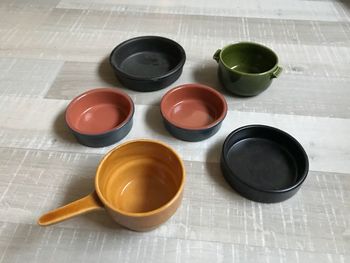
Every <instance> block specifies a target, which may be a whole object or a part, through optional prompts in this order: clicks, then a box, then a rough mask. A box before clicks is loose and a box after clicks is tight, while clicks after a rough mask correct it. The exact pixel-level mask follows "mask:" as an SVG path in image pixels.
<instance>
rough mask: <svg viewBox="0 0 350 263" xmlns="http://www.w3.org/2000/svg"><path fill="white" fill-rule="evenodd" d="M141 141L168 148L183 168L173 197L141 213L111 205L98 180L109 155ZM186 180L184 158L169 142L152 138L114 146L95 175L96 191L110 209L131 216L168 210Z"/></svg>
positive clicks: (143, 215) (178, 196) (181, 190)
mask: <svg viewBox="0 0 350 263" xmlns="http://www.w3.org/2000/svg"><path fill="white" fill-rule="evenodd" d="M140 142H143V143H144V142H146V143H152V144H157V145H160V146H162V147H164V148H166V149H168V150H169V151H170V152H171V153H172V154H173V155H174V156H175V157H176V159H177V161H178V163H179V164H180V168H181V181H180V185H179V187H178V188H177V190H176V193H175V194H174V195H173V197H172V198H171V199H170V200H169V201H168V202H166V203H165V204H163V205H162V206H160V207H158V208H156V209H154V210H151V211H147V212H140V213H135V212H127V211H124V210H121V209H118V208H116V207H114V206H112V205H110V202H108V201H107V200H106V199H105V198H104V196H103V195H102V192H101V190H100V187H99V182H98V178H99V174H100V172H101V169H102V166H103V164H104V162H105V161H106V160H107V159H108V158H109V156H111V155H112V154H113V153H114V152H115V151H117V150H119V149H120V148H122V147H126V146H128V145H131V144H134V143H140ZM185 181H186V170H185V165H184V163H183V160H182V159H181V157H180V156H179V155H178V154H177V153H176V152H175V150H173V149H172V148H171V147H170V146H168V145H167V144H165V143H163V142H161V141H158V140H150V139H135V140H130V141H127V142H124V143H122V144H120V145H118V146H116V147H114V148H113V149H112V150H110V151H109V152H108V153H107V154H106V155H105V156H104V157H103V158H102V160H101V161H100V163H99V165H98V167H97V171H96V176H95V191H96V193H97V195H98V197H99V198H100V200H101V201H102V203H103V204H104V205H105V206H106V207H108V208H109V209H111V210H112V211H114V212H116V213H118V214H121V215H124V216H130V217H147V216H152V215H156V214H159V213H161V212H163V211H164V210H166V209H167V208H168V207H170V206H172V205H173V203H175V202H176V201H177V200H178V198H180V196H181V194H182V193H183V189H184V185H185Z"/></svg>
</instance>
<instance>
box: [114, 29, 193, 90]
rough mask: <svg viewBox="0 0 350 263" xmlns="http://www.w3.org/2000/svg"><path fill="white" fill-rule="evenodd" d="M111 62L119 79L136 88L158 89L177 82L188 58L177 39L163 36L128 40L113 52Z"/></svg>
mask: <svg viewBox="0 0 350 263" xmlns="http://www.w3.org/2000/svg"><path fill="white" fill-rule="evenodd" d="M109 61H110V64H111V65H112V68H113V70H114V72H115V75H116V76H117V78H118V79H119V81H120V82H121V83H122V84H123V85H124V86H125V87H127V88H130V89H133V90H136V91H142V92H147V91H155V90H160V89H162V88H165V87H167V86H169V85H170V84H171V83H173V82H174V81H176V80H177V79H178V78H179V77H180V75H181V73H182V68H183V65H184V64H185V61H186V54H185V50H184V49H183V48H182V46H181V45H180V44H178V43H177V42H175V41H173V40H171V39H168V38H164V37H160V36H141V37H136V38H132V39H129V40H126V41H124V42H122V43H121V44H119V45H118V46H117V47H116V48H114V50H113V51H112V53H111V55H110V57H109Z"/></svg>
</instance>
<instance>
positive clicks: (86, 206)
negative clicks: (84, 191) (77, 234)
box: [38, 191, 104, 226]
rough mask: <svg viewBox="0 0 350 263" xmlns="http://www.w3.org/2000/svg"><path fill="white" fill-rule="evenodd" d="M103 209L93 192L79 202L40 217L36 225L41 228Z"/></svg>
mask: <svg viewBox="0 0 350 263" xmlns="http://www.w3.org/2000/svg"><path fill="white" fill-rule="evenodd" d="M103 207H104V206H103V204H102V202H101V201H100V199H99V198H98V196H97V194H96V192H95V191H94V192H92V193H91V194H89V195H87V196H85V197H83V198H81V199H79V200H76V201H74V202H72V203H70V204H67V205H65V206H62V207H59V208H57V209H55V210H52V211H50V212H48V213H46V214H44V215H42V216H41V217H40V218H39V220H38V224H39V225H41V226H48V225H52V224H56V223H59V222H62V221H64V220H67V219H69V218H72V217H75V216H78V215H81V214H84V213H87V212H90V211H93V210H97V209H102V208H103Z"/></svg>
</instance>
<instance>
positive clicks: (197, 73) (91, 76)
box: [46, 56, 350, 118]
mask: <svg viewBox="0 0 350 263" xmlns="http://www.w3.org/2000/svg"><path fill="white" fill-rule="evenodd" d="M310 67H312V66H311V65H305V66H299V67H297V66H293V64H292V65H291V66H288V65H286V66H285V68H284V72H283V74H282V75H281V77H280V78H278V79H277V80H275V81H274V82H273V84H272V86H271V87H270V88H269V89H268V90H267V91H265V92H264V93H262V94H260V95H259V97H258V98H257V97H254V98H242V97H237V96H234V95H232V94H229V93H228V92H227V91H225V90H224V89H223V87H222V85H221V84H220V83H219V81H218V79H217V64H216V63H215V62H214V61H209V60H203V61H202V62H198V63H191V62H190V61H189V62H187V64H185V66H184V70H183V73H182V76H181V77H180V78H179V79H178V80H177V81H176V82H175V83H173V84H172V85H171V86H170V87H168V88H166V89H164V90H160V91H156V92H150V93H145V92H135V91H132V90H129V89H126V88H123V86H122V85H121V84H120V83H119V81H118V80H117V78H116V77H115V76H114V73H113V70H112V68H111V66H110V65H109V62H108V59H107V56H106V58H105V59H104V60H102V61H101V63H91V62H66V63H65V64H64V66H63V67H62V70H61V71H60V73H59V74H58V75H57V78H56V80H55V82H54V84H53V85H52V87H51V88H50V90H49V91H48V93H47V94H46V98H50V99H67V100H68V99H69V100H71V99H73V98H74V97H76V96H77V95H78V94H81V93H83V92H85V91H87V90H89V89H91V88H95V87H119V88H123V90H124V91H126V92H127V93H128V94H129V95H130V96H131V98H132V99H133V101H134V102H135V103H136V104H139V105H154V104H158V103H159V101H160V99H161V97H162V96H163V95H164V93H165V92H166V91H168V90H169V89H171V88H173V87H176V86H178V85H182V84H184V83H202V84H205V85H209V86H211V87H213V88H216V89H218V90H219V91H220V92H222V93H223V94H224V95H225V98H226V100H227V103H228V105H229V108H230V109H232V110H238V111H247V112H264V113H280V114H290V115H306V116H316V117H336V118H349V117H350V110H349V107H350V102H349V99H348V98H349V97H350V89H349V81H350V78H347V77H345V76H344V77H342V78H339V77H335V76H325V75H324V74H323V72H324V71H323V70H319V71H318V72H317V71H316V69H314V71H313V72H312V74H315V75H314V76H311V75H308V72H307V71H308V69H307V68H310ZM309 74H310V73H309ZM344 75H345V73H344ZM300 94H303V96H301V95H300Z"/></svg>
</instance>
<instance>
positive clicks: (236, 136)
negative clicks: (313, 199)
mask: <svg viewBox="0 0 350 263" xmlns="http://www.w3.org/2000/svg"><path fill="white" fill-rule="evenodd" d="M260 135H261V138H265V139H266V138H269V139H271V140H272V141H273V143H276V144H280V145H283V146H282V147H284V148H285V149H287V150H290V153H292V154H293V158H294V160H295V163H296V165H297V173H298V174H297V180H296V181H295V182H293V183H292V184H290V185H289V186H288V187H285V188H283V189H277V190H273V189H263V188H258V187H254V186H252V185H251V184H249V183H247V182H245V181H242V179H241V178H239V176H237V174H235V173H234V172H233V171H232V170H231V169H230V167H229V164H228V162H229V160H228V159H227V156H228V153H229V151H230V149H231V147H232V146H233V145H234V144H236V143H238V142H243V141H244V140H246V139H249V138H250V136H260ZM268 154H269V153H266V155H268ZM220 165H221V170H222V173H223V176H224V178H225V180H226V181H227V183H228V184H229V185H230V186H231V187H232V188H233V189H235V190H236V191H237V192H238V193H239V194H241V195H242V196H244V197H246V198H247V199H250V200H253V201H256V202H262V203H276V202H281V201H284V200H286V199H288V198H290V197H292V196H293V195H294V194H296V193H297V192H298V190H299V189H300V187H301V185H302V183H303V182H304V180H305V179H306V176H307V173H308V169H309V161H308V157H307V154H306V152H305V150H304V149H303V147H302V146H301V145H300V144H299V142H298V141H297V140H296V139H294V138H293V137H292V136H290V135H289V134H287V133H285V132H283V131H281V130H279V129H276V128H273V127H269V126H265V125H248V126H244V127H241V128H239V129H237V130H235V131H233V132H232V133H231V134H230V135H229V136H228V137H227V138H226V140H225V142H224V145H223V147H222V153H221V159H220ZM251 165H254V164H251ZM267 165H268V164H267ZM276 173H279V171H276Z"/></svg>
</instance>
